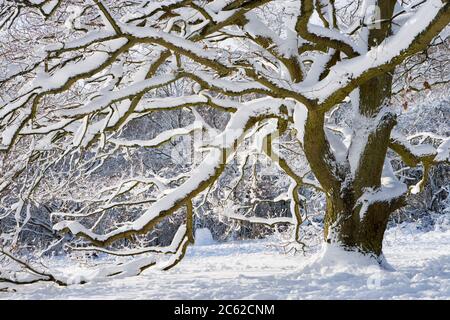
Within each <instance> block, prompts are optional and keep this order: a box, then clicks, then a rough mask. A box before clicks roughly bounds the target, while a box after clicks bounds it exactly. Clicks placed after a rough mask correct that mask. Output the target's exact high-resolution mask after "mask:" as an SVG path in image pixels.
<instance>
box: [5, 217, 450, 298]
mask: <svg viewBox="0 0 450 320" xmlns="http://www.w3.org/2000/svg"><path fill="white" fill-rule="evenodd" d="M271 243H273V242H272V241H270V240H259V241H258V240H256V241H241V242H232V243H223V244H211V245H197V246H194V247H191V248H189V251H188V255H187V256H186V258H185V260H184V261H182V263H181V264H179V265H178V267H176V268H174V269H172V270H171V271H168V272H160V271H147V272H146V274H145V275H141V276H139V277H131V278H126V279H117V280H113V281H109V282H108V283H104V282H102V283H90V284H85V285H72V286H69V287H67V288H62V287H57V286H55V285H52V284H43V283H41V284H34V285H27V286H21V287H16V290H17V292H4V293H0V299H450V228H443V227H442V226H441V227H438V228H435V229H434V230H431V231H427V232H423V231H417V230H416V229H415V227H414V225H413V224H404V225H399V226H397V227H395V228H391V229H389V230H388V232H387V235H386V238H385V256H386V258H387V260H388V262H389V263H390V265H391V266H392V267H393V269H394V271H388V270H384V269H383V270H381V269H380V268H379V267H378V266H376V265H374V264H373V263H371V262H369V261H366V260H365V258H361V257H356V260H355V256H354V254H348V253H347V254H344V256H343V254H342V253H336V252H333V251H331V252H327V253H326V254H325V255H324V254H323V253H320V252H316V253H313V254H310V255H309V256H307V257H304V256H302V255H296V256H293V255H286V254H283V253H281V252H280V250H279V249H277V248H275V247H274V246H271V245H270V244H271ZM345 255H347V256H345Z"/></svg>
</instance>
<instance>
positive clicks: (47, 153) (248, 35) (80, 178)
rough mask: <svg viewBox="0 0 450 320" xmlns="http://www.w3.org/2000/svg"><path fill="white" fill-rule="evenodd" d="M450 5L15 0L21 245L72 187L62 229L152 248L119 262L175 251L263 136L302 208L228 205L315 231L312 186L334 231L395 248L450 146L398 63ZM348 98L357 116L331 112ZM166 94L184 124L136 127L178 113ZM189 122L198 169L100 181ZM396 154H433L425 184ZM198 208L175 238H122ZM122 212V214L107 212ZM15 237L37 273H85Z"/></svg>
mask: <svg viewBox="0 0 450 320" xmlns="http://www.w3.org/2000/svg"><path fill="white" fill-rule="evenodd" d="M449 7H450V3H449V1H448V0H423V1H396V0H382V1H381V0H380V1H377V0H363V1H344V0H343V1H337V0H290V1H288V0H286V1H271V0H251V1H249V0H214V1H208V0H168V1H159V0H153V1H152V0H150V1H146V0H134V1H125V0H123V1H122V0H120V1H106V0H103V1H102V0H91V1H77V0H70V1H69V0H67V1H66V0H22V1H18V0H17V1H10V0H4V1H2V4H0V27H1V28H2V30H1V31H0V32H1V33H0V35H1V37H0V39H1V40H0V41H1V46H2V47H1V51H0V93H1V97H0V130H1V143H0V148H1V150H2V152H3V154H2V158H1V159H2V168H1V171H0V172H1V174H2V176H1V177H0V191H1V192H2V204H1V206H2V207H3V208H2V211H0V214H2V216H1V218H2V219H6V217H9V216H15V218H16V219H15V221H16V225H15V226H14V228H13V229H14V232H13V233H12V235H11V238H7V237H6V238H5V239H6V240H5V239H4V241H5V243H7V244H6V245H4V247H5V248H7V247H8V246H9V247H11V248H12V247H13V245H14V244H15V243H16V242H17V237H18V234H19V233H20V230H21V229H22V228H23V227H24V225H25V224H26V223H27V222H28V221H31V220H33V214H32V213H31V211H32V208H33V207H35V206H39V205H41V206H42V205H43V203H42V201H40V200H39V199H44V198H45V195H46V194H48V193H50V192H49V190H52V192H51V199H52V201H60V203H64V205H61V206H60V207H59V209H58V210H57V211H55V210H53V209H52V208H49V209H48V211H49V213H50V214H51V215H52V217H53V219H56V220H58V222H57V223H55V225H53V229H54V230H56V231H58V232H60V234H64V233H65V234H70V235H73V236H75V237H76V238H81V239H83V240H84V241H86V242H87V243H90V245H89V247H83V248H78V249H83V250H98V251H102V252H106V253H110V254H114V255H120V256H133V257H135V258H134V259H132V260H130V261H129V262H127V263H125V264H121V265H113V266H111V267H108V268H106V269H102V271H101V275H103V276H118V275H121V276H123V275H131V274H139V273H140V272H141V271H142V270H145V269H146V268H148V267H150V266H153V265H155V261H156V260H155V258H154V255H155V254H158V253H160V254H164V255H167V254H169V255H171V258H170V259H169V260H168V261H166V264H165V265H164V266H163V269H169V268H171V267H172V266H174V265H175V264H177V263H178V262H179V261H180V260H181V259H182V257H183V256H184V254H185V252H186V248H187V247H188V245H189V244H190V243H193V242H194V236H193V220H194V219H193V215H194V214H195V211H196V210H199V208H201V206H202V205H203V204H205V199H206V197H207V196H208V194H209V193H210V192H211V190H212V189H214V190H216V189H217V187H218V184H217V181H219V180H220V179H221V176H222V175H223V174H224V173H226V169H227V166H228V165H230V164H231V163H232V162H233V161H235V160H236V158H240V159H244V161H243V162H242V163H243V164H241V165H238V169H240V170H242V169H243V168H244V166H245V164H246V161H247V160H248V158H249V156H250V155H253V154H255V153H256V154H259V155H261V156H265V157H267V158H269V159H270V161H272V162H273V163H275V164H276V165H277V166H278V168H279V170H281V171H283V172H284V173H286V174H287V175H288V176H289V177H290V180H291V184H290V186H289V187H288V188H287V190H286V192H285V193H286V197H287V198H288V199H290V211H291V216H290V217H275V218H271V219H264V218H261V217H251V216H248V215H243V214H240V213H237V212H228V213H226V216H227V217H228V218H231V219H235V220H247V221H249V222H254V223H263V224H267V225H276V224H280V223H291V224H293V225H294V235H293V240H295V241H297V242H299V241H300V240H299V239H300V236H299V226H300V225H301V223H302V221H303V220H304V210H303V207H302V204H301V198H300V196H299V189H300V188H301V187H304V186H306V187H311V188H314V189H316V190H318V191H320V192H322V193H323V194H324V195H325V198H326V214H325V225H324V231H323V232H324V240H325V241H326V242H327V243H332V244H339V245H340V246H342V247H344V248H346V249H348V250H358V251H360V252H362V253H365V254H370V255H373V256H374V257H375V258H378V259H381V258H382V240H383V235H384V232H385V229H386V225H387V222H388V219H389V216H390V214H391V213H392V212H394V211H395V210H396V209H398V208H400V207H401V206H403V205H404V204H405V197H406V196H407V195H408V193H416V192H418V191H420V190H421V188H423V186H424V183H425V182H426V180H427V172H428V170H429V168H430V167H431V166H432V165H434V164H436V163H440V162H446V163H448V161H449V148H450V139H449V138H448V137H442V136H437V135H431V134H429V133H419V134H416V135H414V136H411V137H403V136H402V135H401V134H400V133H399V132H397V131H395V126H396V111H395V109H394V108H392V106H391V97H392V94H393V92H392V87H393V77H394V71H395V70H396V68H397V67H398V66H399V65H400V64H402V63H403V62H404V61H405V60H407V59H410V58H411V57H413V56H415V55H416V54H418V53H421V52H424V51H426V50H427V48H429V47H430V46H431V45H433V44H435V41H436V37H438V36H439V35H440V34H442V32H445V31H443V30H444V29H446V27H447V26H448V24H449V22H450V8H449ZM275 13H276V14H275ZM271 14H272V15H274V16H276V17H275V18H274V20H271V19H269V18H268V16H270V15H271ZM17 39H20V40H17ZM24 39H26V41H24ZM435 48H436V46H435ZM436 50H439V48H438V49H435V51H436ZM437 54H439V52H438V53H437ZM435 55H436V52H435ZM441 80H442V79H441ZM444 80H446V79H444ZM436 81H438V80H436ZM180 83H183V86H180ZM428 85H430V84H428ZM177 86H178V87H181V88H182V89H181V90H178V91H177V90H175V91H176V92H175V91H174V90H172V89H173V88H175V87H177ZM168 88H172V89H168ZM205 107H208V108H212V109H217V110H218V111H217V113H216V114H219V113H220V114H221V115H222V116H223V119H225V121H226V122H225V125H224V126H223V127H220V126H213V125H211V121H207V120H206V116H205V113H204V112H201V109H202V108H205ZM338 109H339V111H340V112H343V113H345V114H347V115H348V117H350V118H351V119H352V121H351V124H350V125H345V124H343V123H337V124H334V125H331V124H330V123H329V122H328V121H327V119H328V118H329V117H330V114H331V113H333V112H335V111H336V110H338ZM161 112H165V114H168V115H173V117H174V118H177V117H178V118H177V119H178V120H177V121H178V122H177V123H178V124H177V125H176V126H175V127H173V128H172V129H170V130H169V129H168V126H163V129H164V130H160V131H159V132H158V131H153V132H152V138H149V139H135V138H133V137H132V135H129V134H128V135H127V134H125V132H126V131H127V130H128V131H132V130H130V127H131V128H133V123H135V122H136V121H137V120H139V119H141V118H143V117H148V118H151V119H156V120H153V121H154V122H155V125H158V124H159V125H161V119H160V118H158V117H156V118H152V117H154V115H155V114H158V113H161ZM176 112H178V113H176ZM181 115H183V116H184V117H185V119H184V120H180V119H181V118H180V117H182V116H181ZM134 128H136V126H134ZM286 135H289V136H290V137H291V141H290V143H291V144H297V146H298V147H299V148H298V149H299V150H300V153H301V155H299V157H300V156H302V157H303V156H304V157H305V158H306V160H307V167H308V168H307V170H303V171H302V170H300V171H302V173H299V170H295V169H294V164H292V163H290V161H289V159H288V157H286V156H285V154H284V153H283V152H282V148H280V147H279V146H280V145H281V144H282V142H283V139H284V138H283V137H286ZM181 136H193V137H194V138H195V139H194V142H193V146H191V147H193V148H194V149H195V150H194V151H195V154H196V156H195V159H194V161H193V163H192V165H190V166H189V171H186V170H181V169H176V168H171V169H167V170H161V171H160V172H153V171H151V172H149V170H147V171H146V168H145V166H144V165H143V162H139V163H135V164H133V165H132V167H133V168H134V167H135V169H133V170H134V171H133V174H130V175H128V176H127V177H126V179H125V178H123V177H114V178H111V179H109V180H105V183H104V184H103V188H101V189H99V190H92V189H91V188H89V184H90V183H94V181H93V180H96V182H97V183H98V180H101V179H102V176H101V175H94V171H96V170H99V168H100V170H102V169H101V168H104V167H107V166H108V165H110V163H109V161H108V159H110V158H111V157H116V158H117V157H121V159H122V160H123V161H124V162H126V163H130V162H132V158H133V157H132V153H133V151H132V150H136V149H137V148H151V149H153V148H158V149H159V148H163V147H164V145H165V144H167V143H170V142H172V141H174V139H175V138H177V137H178V138H179V137H181ZM147 137H148V135H147ZM250 138H252V139H253V140H252V141H254V142H253V143H252V144H251V146H249V144H248V141H249V139H250ZM418 139H420V140H419V142H418ZM184 147H187V144H186V143H185V144H184ZM130 150H131V151H130ZM146 150H147V149H146ZM130 153H131V155H130ZM390 154H396V155H398V156H400V157H401V159H402V161H403V162H404V163H405V164H406V165H408V166H419V165H421V166H422V167H423V179H422V180H421V181H420V182H419V183H418V184H417V185H414V186H412V187H410V188H408V187H407V185H406V184H405V183H403V182H402V181H400V180H399V179H398V178H397V177H396V175H395V173H394V170H393V169H392V166H391V162H390V156H389V155H390ZM291 158H292V157H291ZM124 166H125V165H124ZM139 168H140V169H139ZM180 168H181V167H180ZM178 170H179V171H178ZM177 171H178V172H177ZM309 172H311V173H312V175H311V174H310V175H308V173H309ZM58 173H59V174H58ZM138 173H139V174H138ZM238 177H239V179H238V180H242V177H243V175H238ZM105 179H106V178H105ZM62 180H64V182H61V181H62ZM230 183H231V185H230V186H228V189H232V190H233V183H232V182H230ZM100 185H101V184H97V185H96V186H100ZM219 187H220V185H219ZM74 188H76V189H77V190H78V195H77V196H79V198H78V200H76V199H75V193H73V192H72V191H73V189H74ZM80 188H81V189H80ZM83 188H85V189H83ZM46 192H47V193H46ZM71 197H72V198H71ZM47 199H48V197H47ZM306 200H307V199H306ZM40 202H41V203H40ZM75 203H77V205H75ZM80 203H81V205H80ZM231 207H232V206H231ZM135 208H140V209H141V210H137V211H133V210H134V209H135ZM113 209H114V210H116V211H114V210H113ZM111 210H113V213H111ZM123 212H126V213H127V214H128V215H127V214H125V213H123ZM250 212H251V210H250ZM180 214H181V216H182V220H183V223H182V224H181V225H180V227H179V228H178V230H177V231H176V232H174V236H173V239H172V241H171V243H170V244H169V245H168V246H150V247H149V246H144V247H143V248H142V249H139V250H118V249H117V246H115V244H116V243H117V242H120V241H122V240H124V239H131V240H133V239H136V237H138V236H141V235H147V234H150V233H151V232H153V231H154V230H155V228H156V226H157V225H158V223H160V222H161V221H162V220H163V219H166V218H167V217H171V216H173V217H175V216H177V217H178V216H179V215H180ZM23 215H25V218H22V216H23ZM107 216H108V217H107ZM106 218H108V219H109V221H113V224H112V225H110V226H109V227H108V228H106V229H107V230H105V228H104V227H101V226H102V224H103V223H104V220H105V219H106ZM35 223H36V222H35ZM47 229H48V228H47ZM99 230H100V231H99ZM48 233H49V236H51V234H52V231H51V230H50V231H48ZM2 252H3V254H4V255H6V256H7V257H8V258H9V259H12V260H14V261H16V262H17V263H18V264H19V265H22V266H25V267H26V268H28V271H30V272H31V273H33V278H32V280H29V281H38V280H48V281H56V282H58V283H66V282H67V279H66V280H64V279H59V278H57V277H55V276H53V275H51V274H49V273H47V272H46V271H43V270H40V269H39V268H35V267H31V266H30V265H28V264H27V262H25V261H23V260H21V259H20V258H17V257H14V255H13V254H12V253H11V252H10V249H2ZM5 279H6V278H5ZM8 279H9V281H18V280H17V279H16V280H14V278H11V277H10V278H8Z"/></svg>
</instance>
